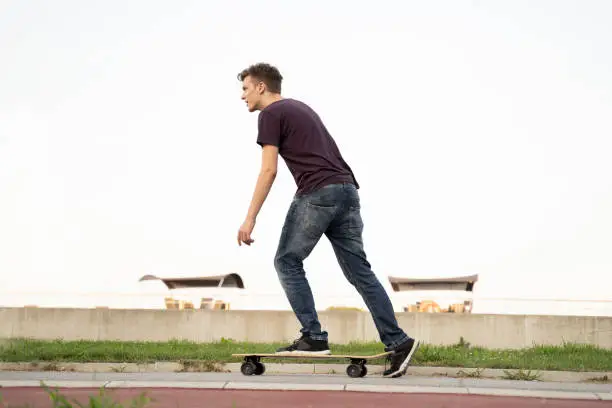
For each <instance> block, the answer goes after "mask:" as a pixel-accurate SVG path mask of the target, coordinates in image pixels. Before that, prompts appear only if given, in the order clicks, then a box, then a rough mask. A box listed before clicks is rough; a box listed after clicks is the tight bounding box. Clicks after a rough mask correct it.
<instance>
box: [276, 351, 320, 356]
mask: <svg viewBox="0 0 612 408" xmlns="http://www.w3.org/2000/svg"><path fill="white" fill-rule="evenodd" d="M274 354H276V355H279V356H283V355H285V356H305V357H308V356H329V355H330V354H331V351H330V350H321V351H304V350H293V351H277V352H275V353H274Z"/></svg>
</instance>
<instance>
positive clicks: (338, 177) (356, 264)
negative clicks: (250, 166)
mask: <svg viewBox="0 0 612 408" xmlns="http://www.w3.org/2000/svg"><path fill="white" fill-rule="evenodd" d="M238 79H239V80H240V81H241V82H242V91H243V92H242V99H243V100H244V101H245V103H246V105H247V108H248V110H249V112H255V111H259V112H260V113H259V119H258V131H257V141H256V142H257V143H258V144H259V145H260V146H261V147H262V164H261V170H260V173H259V177H258V179H257V184H256V186H255V191H254V194H253V198H252V200H251V204H250V206H249V209H248V212H247V216H246V219H245V220H244V222H243V224H242V225H241V226H240V229H239V231H238V244H239V245H242V244H243V243H244V244H246V245H251V244H252V243H253V242H254V240H253V238H252V237H251V234H252V233H253V229H254V227H255V221H256V218H257V215H258V213H259V211H260V209H261V207H262V205H263V203H264V201H265V199H266V198H267V196H268V193H269V191H270V188H271V187H272V184H273V182H274V180H275V178H276V171H277V163H278V156H279V155H280V156H281V157H282V158H283V160H284V161H285V163H286V164H287V167H288V168H289V170H290V172H291V174H292V176H293V178H294V180H295V182H296V185H297V191H296V193H295V196H294V197H293V201H292V202H291V205H290V207H289V211H288V213H287V216H286V219H285V223H284V226H283V229H282V232H281V236H280V242H279V244H278V249H277V251H276V255H275V257H274V266H275V269H276V272H277V274H278V278H279V280H280V283H281V286H282V287H283V290H284V291H285V294H286V296H287V299H288V300H289V303H290V305H291V307H292V309H293V312H294V313H295V315H296V317H297V319H298V320H299V322H300V324H301V325H302V329H301V330H300V332H301V337H300V338H299V339H297V340H296V341H295V342H294V343H293V344H290V345H288V346H287V347H283V348H281V349H279V350H278V351H277V352H278V353H283V354H284V353H288V352H297V353H300V354H305V353H309V354H324V355H328V354H331V353H330V350H329V346H328V340H327V339H328V334H327V332H326V331H323V330H322V328H321V324H320V322H319V319H318V315H317V312H316V309H315V304H314V298H313V295H312V292H311V289H310V286H309V284H308V280H307V279H306V273H305V271H304V269H303V261H304V260H305V259H306V258H307V257H308V255H309V254H310V253H311V252H312V250H313V249H314V247H315V245H316V244H317V242H318V241H319V239H320V238H321V237H322V236H323V235H325V236H326V237H327V238H328V239H329V241H330V242H331V245H332V247H333V250H334V252H335V254H336V258H337V260H338V263H339V265H340V268H341V269H342V271H343V272H344V275H345V276H346V278H347V279H348V281H349V282H350V283H351V284H352V285H353V286H354V287H355V288H356V290H357V292H359V294H360V295H361V297H362V298H363V300H364V302H365V304H366V305H367V307H368V309H369V311H370V313H371V314H372V318H373V319H374V323H375V325H376V328H377V330H378V333H379V336H380V339H381V341H382V343H383V344H384V345H385V351H390V352H393V353H392V354H391V355H390V360H391V364H390V368H389V369H388V370H386V371H385V372H384V373H383V375H384V376H385V377H397V376H399V375H403V374H404V373H405V372H406V369H407V367H408V364H409V363H410V360H411V358H412V356H413V355H414V353H415V351H416V350H417V349H418V346H419V341H418V340H417V339H415V338H412V337H409V336H408V335H407V334H406V333H405V332H404V331H403V330H402V329H401V328H400V327H399V326H398V323H397V320H396V317H395V314H394V311H393V307H392V304H391V301H390V299H389V296H388V295H387V293H386V291H385V289H384V288H383V286H382V285H381V283H380V281H379V280H378V278H377V277H376V275H375V274H374V272H372V269H371V268H370V264H369V262H368V260H367V258H366V254H365V252H364V246H363V240H362V230H363V222H362V219H361V214H360V201H359V194H358V191H357V190H358V189H359V184H358V183H357V180H356V178H355V176H354V174H353V171H352V170H351V168H350V167H349V165H348V164H347V163H346V162H345V161H344V159H343V158H342V155H341V154H340V151H339V149H338V146H337V145H336V143H335V141H334V139H333V138H332V136H331V135H330V134H329V132H328V131H327V129H326V127H325V125H324V124H323V122H322V121H321V118H320V117H319V116H318V115H317V113H316V112H315V111H314V110H313V109H311V108H310V107H309V106H308V105H306V104H305V103H303V102H300V101H298V100H295V99H291V98H284V97H283V96H281V83H282V79H283V78H282V76H281V74H280V72H279V70H278V69H277V68H276V67H273V66H271V65H269V64H266V63H259V64H254V65H251V66H250V67H248V68H246V69H244V70H243V71H242V72H240V73H239V74H238Z"/></svg>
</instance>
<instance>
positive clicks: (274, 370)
mask: <svg viewBox="0 0 612 408" xmlns="http://www.w3.org/2000/svg"><path fill="white" fill-rule="evenodd" d="M190 363H191V364H192V367H189V370H193V369H195V371H198V368H197V367H198V365H204V366H205V367H204V368H205V370H202V371H210V365H207V364H206V362H202V361H192V362H190ZM264 363H265V365H266V374H344V373H345V371H346V367H347V363H344V364H333V363H332V364H330V363H310V364H305V363H302V364H292V363H274V362H271V361H269V360H266V361H264ZM49 364H51V365H52V366H53V368H54V370H53V371H72V372H81V373H118V372H119V373H163V372H167V373H175V372H179V371H183V370H184V369H185V368H186V367H185V366H184V365H183V364H181V363H179V362H172V361H160V362H155V363H71V362H54V363H44V362H42V363H37V364H36V363H2V362H0V371H45V370H41V368H43V367H45V366H46V365H49ZM216 367H217V368H218V369H219V370H220V371H223V372H231V373H240V363H228V364H224V365H218V366H216ZM384 370H385V367H384V366H382V365H374V364H368V373H369V374H368V375H376V374H380V373H382V372H383V371H384ZM516 371H517V370H501V369H492V368H486V369H475V368H464V367H421V366H411V367H410V369H409V370H408V375H409V376H419V377H451V378H466V377H471V378H484V379H503V378H505V377H506V372H510V373H512V372H516ZM529 371H530V370H527V372H529ZM531 373H532V374H537V379H538V380H539V381H554V382H570V383H577V382H587V383H588V382H591V383H592V382H594V380H597V379H602V378H608V379H610V380H609V381H611V382H610V383H611V384H612V372H589V371H581V372H578V371H577V372H574V371H546V370H531Z"/></svg>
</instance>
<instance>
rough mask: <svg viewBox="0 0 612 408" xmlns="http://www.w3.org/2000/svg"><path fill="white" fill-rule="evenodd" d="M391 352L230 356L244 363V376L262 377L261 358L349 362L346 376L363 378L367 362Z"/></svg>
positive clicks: (264, 369)
mask: <svg viewBox="0 0 612 408" xmlns="http://www.w3.org/2000/svg"><path fill="white" fill-rule="evenodd" d="M392 353H393V352H392V351H388V352H384V353H380V354H373V355H369V356H359V355H350V354H311V353H269V354H257V353H250V354H232V357H242V358H243V360H244V362H243V363H242V365H241V366H240V372H242V374H244V375H262V374H263V373H264V372H265V371H266V366H265V365H264V363H262V362H261V359H262V358H301V359H319V360H330V359H332V360H333V359H340V360H350V362H351V363H350V364H349V365H348V366H347V367H346V374H347V375H348V376H349V377H351V378H358V377H365V376H366V374H367V373H368V369H367V367H366V363H367V361H368V360H373V359H376V358H382V357H386V356H388V355H390V354H392Z"/></svg>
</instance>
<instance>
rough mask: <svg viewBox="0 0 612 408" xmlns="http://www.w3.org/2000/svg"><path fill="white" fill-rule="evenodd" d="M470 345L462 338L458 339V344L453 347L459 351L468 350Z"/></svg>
mask: <svg viewBox="0 0 612 408" xmlns="http://www.w3.org/2000/svg"><path fill="white" fill-rule="evenodd" d="M470 346H471V344H470V343H469V342H467V341H465V339H464V338H463V336H461V337H459V343H457V344H455V347H457V348H459V349H466V350H467V349H469V348H470Z"/></svg>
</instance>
